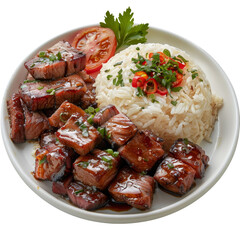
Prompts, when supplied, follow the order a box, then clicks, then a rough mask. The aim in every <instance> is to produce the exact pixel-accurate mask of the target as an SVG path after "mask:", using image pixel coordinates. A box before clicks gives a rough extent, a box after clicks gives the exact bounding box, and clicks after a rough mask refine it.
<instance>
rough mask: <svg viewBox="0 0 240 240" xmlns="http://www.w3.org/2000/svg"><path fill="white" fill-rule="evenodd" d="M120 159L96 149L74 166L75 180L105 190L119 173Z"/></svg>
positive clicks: (80, 158)
mask: <svg viewBox="0 0 240 240" xmlns="http://www.w3.org/2000/svg"><path fill="white" fill-rule="evenodd" d="M119 161H120V157H119V156H114V152H112V155H111V154H109V153H107V152H105V151H101V150H99V149H95V150H94V151H93V152H92V154H88V155H86V156H82V157H79V158H77V159H76V161H75V162H74V164H73V168H74V170H73V175H74V179H75V180H78V181H81V182H83V183H84V184H87V185H90V186H95V187H97V188H98V189H100V190H104V189H105V188H106V187H107V186H108V184H109V183H110V182H111V181H112V179H113V178H114V177H115V176H116V174H117V171H118V166H119Z"/></svg>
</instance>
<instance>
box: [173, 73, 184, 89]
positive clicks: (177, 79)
mask: <svg viewBox="0 0 240 240" xmlns="http://www.w3.org/2000/svg"><path fill="white" fill-rule="evenodd" d="M182 81H183V75H182V74H181V73H179V72H177V71H176V81H175V82H173V83H172V87H177V86H179V85H180V84H181V83H182Z"/></svg>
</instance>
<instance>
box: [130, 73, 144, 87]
mask: <svg viewBox="0 0 240 240" xmlns="http://www.w3.org/2000/svg"><path fill="white" fill-rule="evenodd" d="M145 81H146V79H145V78H143V77H141V76H134V77H133V80H132V86H133V87H135V88H137V87H143V85H144V83H145Z"/></svg>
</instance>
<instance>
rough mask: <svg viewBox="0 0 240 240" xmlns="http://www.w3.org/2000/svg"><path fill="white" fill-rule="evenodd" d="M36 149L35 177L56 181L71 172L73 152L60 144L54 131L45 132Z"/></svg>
mask: <svg viewBox="0 0 240 240" xmlns="http://www.w3.org/2000/svg"><path fill="white" fill-rule="evenodd" d="M40 146H41V147H40V148H39V149H37V150H36V153H35V155H36V160H35V178H37V179H40V180H51V181H57V180H58V179H60V178H61V177H63V176H64V175H67V174H69V173H70V172H71V168H72V157H73V156H74V152H73V150H72V149H69V148H67V147H65V146H64V145H62V144H61V143H60V142H59V140H58V139H57V137H56V135H55V133H45V134H43V135H42V138H41V141H40Z"/></svg>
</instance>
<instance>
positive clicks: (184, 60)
mask: <svg viewBox="0 0 240 240" xmlns="http://www.w3.org/2000/svg"><path fill="white" fill-rule="evenodd" d="M177 57H178V58H180V59H181V60H182V61H183V62H184V63H186V62H188V60H186V59H185V58H184V57H183V56H181V55H177Z"/></svg>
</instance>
